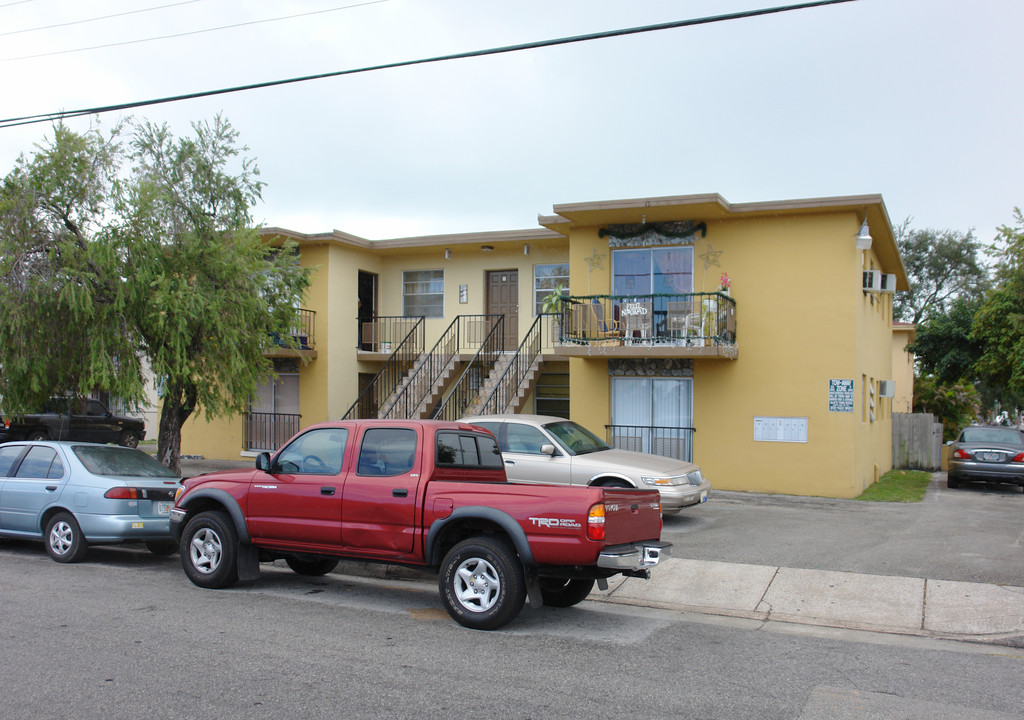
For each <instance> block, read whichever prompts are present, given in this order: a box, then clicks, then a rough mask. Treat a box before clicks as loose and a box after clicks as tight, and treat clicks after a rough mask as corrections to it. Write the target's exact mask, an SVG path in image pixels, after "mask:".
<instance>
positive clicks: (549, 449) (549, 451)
mask: <svg viewBox="0 0 1024 720" xmlns="http://www.w3.org/2000/svg"><path fill="white" fill-rule="evenodd" d="M540 451H541V453H543V454H544V455H550V456H551V457H554V455H555V446H554V445H552V444H551V443H545V444H543V445H541V446H540Z"/></svg>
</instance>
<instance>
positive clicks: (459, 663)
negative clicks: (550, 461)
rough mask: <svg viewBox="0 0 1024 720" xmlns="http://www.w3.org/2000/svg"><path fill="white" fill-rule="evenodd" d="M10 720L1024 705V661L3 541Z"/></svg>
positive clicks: (857, 636)
mask: <svg viewBox="0 0 1024 720" xmlns="http://www.w3.org/2000/svg"><path fill="white" fill-rule="evenodd" d="M0 607H2V608H3V612H2V613H0V658H2V660H0V662H2V668H3V670H2V672H0V697H2V698H3V700H2V703H0V717H2V718H5V719H6V718H10V719H11V720H22V719H26V720H27V719H31V720H51V719H53V720H58V719H59V720H64V719H65V718H68V719H70V718H74V719H75V720H137V719H138V718H161V719H168V720H170V719H177V718H189V719H191V718H196V719H199V718H203V719H206V718H217V719H218V720H235V719H242V718H244V719H248V718H259V719H263V718H272V719H274V720H280V719H290V718H308V719H310V720H317V719H320V718H330V719H331V720H334V719H336V718H345V719H346V720H358V719H361V718H389V719H390V718H468V717H487V718H514V719H516V720H540V719H542V718H623V717H630V718H634V719H640V718H657V719H661V718H717V719H719V720H732V719H735V720H776V719H778V720H793V719H794V718H795V719H797V720H842V719H845V718H858V719H863V718H918V717H927V718H930V720H951V719H952V718H965V717H970V718H973V719H976V720H1006V719H1007V718H1014V717H1020V708H1021V707H1022V705H1024V689H1022V687H1021V683H1020V678H1021V677H1022V674H1021V673H1022V669H1024V654H1022V653H1021V652H1020V651H1018V650H1015V649H1009V648H993V647H989V646H977V645H972V644H969V643H955V642H948V641H935V640H925V639H921V638H902V637H898V636H891V635H879V634H876V633H851V632H849V631H833V630H829V629H825V628H802V627H796V626H793V627H790V629H789V630H788V631H786V632H778V631H773V630H768V629H767V628H766V627H765V626H763V625H762V624H761V623H758V622H755V621H750V620H736V619H728V618H725V619H723V618H709V617H700V618H693V617H688V616H681V615H680V614H678V613H672V612H667V611H657V610H649V609H645V608H626V607H621V606H620V607H609V606H607V605H603V604H599V603H593V602H589V601H586V602H584V603H582V604H581V605H579V606H577V607H575V608H568V609H564V610H559V609H553V608H541V609H539V610H532V609H527V610H525V611H524V612H523V614H522V615H521V616H520V618H519V619H518V620H517V621H515V622H514V623H513V624H512V625H509V626H508V627H507V628H505V629H503V630H501V631H497V632H491V633H486V632H475V631H470V630H466V629H465V628H462V627H461V626H459V625H457V624H456V623H454V622H453V621H452V620H451V619H450V618H448V616H447V615H446V614H445V613H444V612H443V610H442V609H441V605H440V601H439V600H438V598H437V592H436V587H434V586H432V585H430V584H424V583H416V582H382V581H373V580H369V579H357V578H350V577H345V576H341V575H336V574H332V575H328V576H326V577H324V578H317V579H309V578H302V577H299V576H297V575H295V574H293V573H292V572H290V571H288V570H286V569H282V568H276V567H272V568H267V569H265V570H264V572H263V575H262V577H261V578H260V580H259V581H258V582H255V583H253V584H250V585H245V586H239V587H236V588H234V589H230V590H224V591H210V590H201V589H199V588H196V587H194V586H192V585H191V583H189V582H188V581H187V580H186V579H185V577H184V574H183V573H182V571H181V568H180V566H179V565H178V559H177V558H176V557H156V556H153V555H151V554H149V553H147V552H145V551H143V550H137V549H127V548H124V549H123V548H93V549H91V550H90V556H89V558H88V559H87V560H86V561H85V562H83V563H81V564H79V565H75V566H67V565H59V564H57V563H54V562H52V561H51V560H49V558H48V557H47V556H46V555H45V553H44V552H43V550H42V549H41V548H40V547H39V546H38V545H37V544H35V545H33V544H30V543H21V542H10V541H0Z"/></svg>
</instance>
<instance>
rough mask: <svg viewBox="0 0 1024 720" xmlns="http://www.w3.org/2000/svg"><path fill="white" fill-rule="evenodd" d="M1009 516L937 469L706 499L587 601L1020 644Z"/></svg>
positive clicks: (990, 496) (1022, 540) (1016, 546)
mask: <svg viewBox="0 0 1024 720" xmlns="http://www.w3.org/2000/svg"><path fill="white" fill-rule="evenodd" d="M227 467H249V465H248V464H243V463H238V462H228V461H223V462H222V461H198V460H184V461H182V471H183V475H185V476H190V475H194V474H198V473H199V472H207V471H209V470H214V469H221V468H227ZM1022 511H1024V496H1022V495H1021V493H1020V491H1019V490H1013V489H1005V488H998V487H994V486H992V487H989V486H972V487H969V488H964V489H959V490H948V489H946V488H945V475H944V474H943V473H936V474H935V475H934V476H933V479H932V483H931V484H930V486H929V489H928V493H927V495H926V497H925V500H924V502H922V503H912V504H893V503H864V502H857V501H851V500H833V499H827V498H801V497H787V496H767V495H756V494H750V493H715V494H714V495H713V497H712V499H711V500H710V501H709V502H708V504H707V505H704V506H701V507H696V508H690V509H689V510H687V511H684V513H683V514H682V515H681V516H677V517H670V518H666V522H665V531H664V532H663V538H664V539H667V540H669V541H671V542H673V543H674V546H673V550H672V557H670V558H668V559H667V560H665V561H663V563H662V565H660V566H659V567H658V568H656V569H655V571H654V573H653V578H652V579H651V580H647V581H644V580H638V579H634V578H630V579H625V578H622V577H618V578H615V579H613V580H611V581H609V589H608V590H607V591H603V592H602V591H597V590H595V591H594V592H593V593H592V594H591V595H590V597H589V599H588V601H591V602H605V603H617V604H624V605H638V606H645V607H657V608H665V609H670V610H677V611H679V612H687V613H702V614H709V615H719V616H728V617H740V618H750V619H755V620H760V621H763V622H773V623H796V624H803V625H818V626H827V627H836V628H846V629H853V630H865V631H874V632H883V633H896V634H902V635H915V636H922V637H932V638H946V639H956V640H964V641H971V642H983V643H993V644H1002V645H1009V646H1014V647H1024V587H1022V586H1024V581H1022V579H1021V578H1022V574H1024V569H1022V566H1024V553H1022V551H1024V520H1021V517H1022V515H1024V513H1022ZM771 559H774V560H771ZM335 572H339V573H343V574H351V575H362V576H371V577H384V578H393V579H429V577H430V576H429V574H428V573H425V572H422V571H414V570H409V569H407V568H401V567H397V566H383V565H377V564H373V563H363V562H357V561H345V562H343V563H342V564H341V565H339V566H338V569H337V570H336V571H335ZM986 578H987V579H986Z"/></svg>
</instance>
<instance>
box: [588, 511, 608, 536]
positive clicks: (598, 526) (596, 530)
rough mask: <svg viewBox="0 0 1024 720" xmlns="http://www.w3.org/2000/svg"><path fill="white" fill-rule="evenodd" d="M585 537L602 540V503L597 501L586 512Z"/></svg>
mask: <svg viewBox="0 0 1024 720" xmlns="http://www.w3.org/2000/svg"><path fill="white" fill-rule="evenodd" d="M587 537H588V538H590V539H591V540H604V503H598V504H597V505H594V506H593V507H592V508H590V512H589V513H587Z"/></svg>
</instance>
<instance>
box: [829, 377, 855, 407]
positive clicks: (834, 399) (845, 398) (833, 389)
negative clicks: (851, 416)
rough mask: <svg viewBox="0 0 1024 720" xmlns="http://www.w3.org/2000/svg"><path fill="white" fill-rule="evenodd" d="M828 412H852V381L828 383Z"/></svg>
mask: <svg viewBox="0 0 1024 720" xmlns="http://www.w3.org/2000/svg"><path fill="white" fill-rule="evenodd" d="M828 411H829V412H848V413H852V412H853V380H829V381H828Z"/></svg>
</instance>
